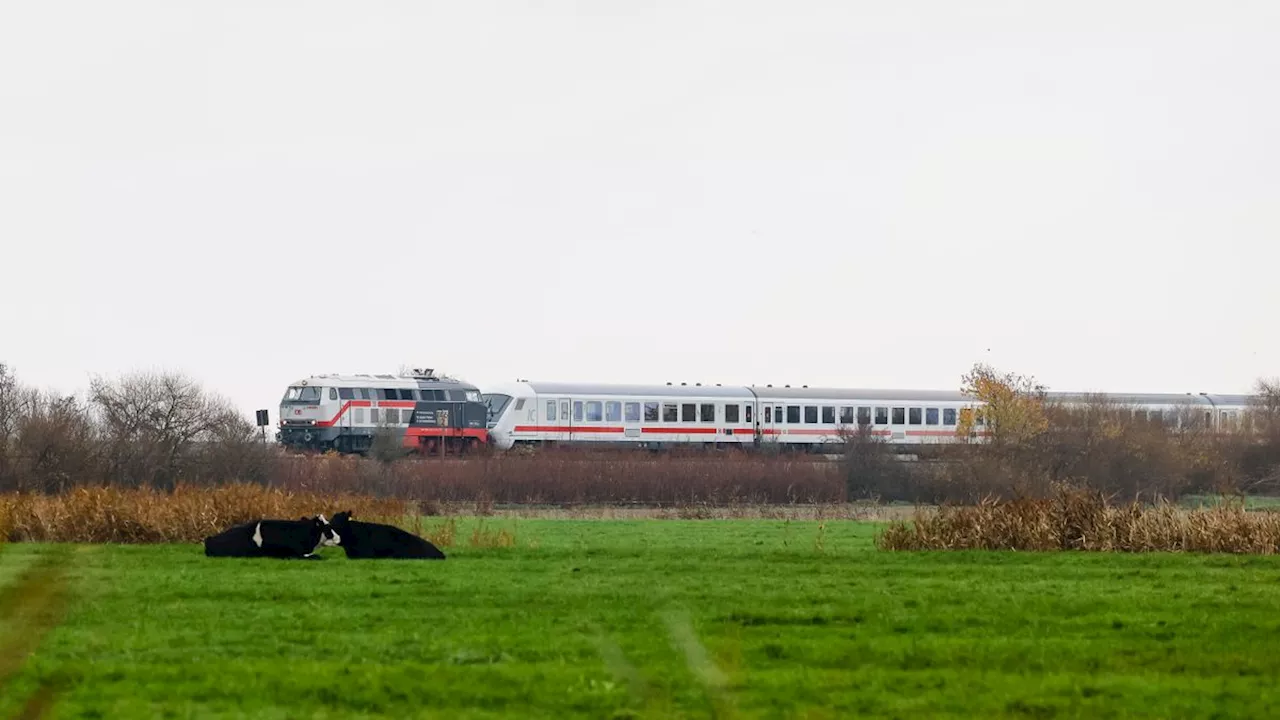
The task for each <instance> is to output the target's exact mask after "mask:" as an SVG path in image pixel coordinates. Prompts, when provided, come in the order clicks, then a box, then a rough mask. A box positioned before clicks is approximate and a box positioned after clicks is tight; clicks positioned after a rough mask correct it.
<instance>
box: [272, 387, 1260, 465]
mask: <svg viewBox="0 0 1280 720" xmlns="http://www.w3.org/2000/svg"><path fill="white" fill-rule="evenodd" d="M1048 397H1049V399H1051V400H1054V401H1057V402H1059V403H1063V404H1067V405H1071V404H1078V403H1084V402H1087V401H1089V400H1090V399H1092V398H1098V397H1102V398H1105V399H1106V400H1108V401H1110V402H1111V403H1114V404H1115V405H1116V406H1118V407H1123V408H1125V409H1126V411H1127V412H1133V413H1134V414H1135V416H1138V417H1140V418H1142V419H1144V420H1147V421H1152V422H1159V423H1162V424H1164V425H1166V426H1173V427H1179V426H1184V425H1186V424H1187V423H1188V422H1195V423H1197V424H1201V425H1202V426H1204V427H1208V428H1211V429H1215V430H1229V429H1230V428H1232V427H1233V426H1235V424H1236V423H1238V422H1240V420H1241V419H1242V418H1243V417H1244V414H1245V413H1246V411H1247V410H1248V408H1249V407H1250V403H1251V397H1250V396H1248V395H1220V394H1207V393H1197V394H1192V393H1145V394H1115V393H1092V394H1086V393H1079V392H1051V393H1048ZM979 410H980V403H979V402H977V401H975V399H974V398H972V397H970V396H968V395H965V394H963V393H961V392H959V391H947V390H902V389H898V390H895V389H874V388H818V387H812V388H811V387H809V386H807V385H801V386H798V387H792V386H790V385H782V386H776V387H775V386H773V385H765V386H755V385H728V386H725V385H721V384H714V385H712V384H706V385H704V384H702V383H693V384H688V383H679V384H673V383H667V384H665V385H658V384H609V383H584V382H556V381H530V380H516V381H514V382H509V383H500V384H496V385H494V386H492V387H488V388H485V389H483V390H482V389H481V388H479V387H477V386H476V385H474V384H471V383H467V382H464V381H461V380H457V379H454V378H449V377H443V376H437V375H436V374H435V373H434V371H433V370H432V369H430V368H426V369H416V370H414V371H412V372H409V373H404V374H398V375H391V374H381V375H369V374H365V375H314V376H310V377H307V378H303V379H300V380H297V381H295V382H292V383H290V384H289V385H288V388H287V389H286V391H285V395H284V397H283V398H282V400H281V403H280V420H279V432H278V435H277V438H278V440H279V442H280V443H281V445H283V446H285V447H288V448H291V449H297V450H312V451H330V450H332V451H336V452H339V453H344V454H345V453H355V454H367V453H368V452H370V450H371V449H372V448H373V447H374V445H375V442H376V440H377V438H379V437H383V438H386V441H387V442H388V443H390V446H392V447H396V448H407V449H412V450H417V451H420V452H424V453H428V454H431V453H436V452H440V453H448V452H467V451H473V450H477V449H480V448H493V449H495V450H498V451H508V450H511V449H513V448H520V447H536V446H547V445H588V446H593V447H604V446H620V447H634V448H644V449H652V450H661V449H664V448H675V447H690V446H706V447H716V448H726V447H727V448H733V447H740V448H760V447H762V446H770V447H776V448H782V449H787V450H795V451H811V452H830V448H832V446H833V444H838V443H842V442H844V441H845V440H846V439H847V438H848V437H849V434H850V433H851V432H852V431H854V430H858V431H860V432H864V433H867V434H868V435H870V436H871V437H874V438H877V439H880V440H882V441H884V442H885V443H887V444H890V445H893V446H898V447H909V446H920V445H929V444H939V443H953V442H959V441H971V440H975V439H976V440H977V441H982V439H983V438H985V437H987V436H988V432H987V430H986V428H985V426H984V425H983V421H982V416H981V413H980V412H979ZM966 413H973V415H972V418H973V423H972V424H971V425H970V430H969V432H968V433H967V434H962V433H959V432H958V430H959V429H960V428H961V427H962V424H961V423H962V419H963V418H965V417H966Z"/></svg>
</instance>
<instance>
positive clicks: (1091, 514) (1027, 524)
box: [876, 488, 1280, 555]
mask: <svg viewBox="0 0 1280 720" xmlns="http://www.w3.org/2000/svg"><path fill="white" fill-rule="evenodd" d="M876 545H877V547H879V548H881V549H883V550H1039V551H1045V550H1083V551H1096V552H1206V553H1249V554H1263V555H1269V554H1273V553H1276V552H1280V514H1276V513H1260V512H1250V511H1248V510H1246V509H1245V508H1244V507H1243V506H1242V505H1239V504H1224V505H1220V506H1217V507H1212V508H1206V509H1195V510H1183V509H1179V508H1177V507H1176V506H1174V505H1171V504H1169V503H1167V502H1164V501H1160V502H1157V503H1154V504H1150V505H1144V504H1141V503H1138V502H1131V503H1128V504H1125V505H1113V504H1111V503H1110V502H1108V500H1107V498H1106V496H1104V495H1103V494H1102V493H1100V492H1097V491H1093V490H1083V489H1074V488H1058V489H1057V491H1056V493H1055V494H1054V496H1053V497H1052V498H1048V499H1031V498H1019V499H1015V500H1009V501H1000V500H992V499H987V500H984V501H982V502H980V503H978V504H977V505H969V506H951V505H945V506H942V507H940V508H938V509H936V510H932V511H920V512H917V513H916V514H915V515H914V517H913V518H912V520H911V521H910V522H906V521H901V520H898V521H894V522H892V523H890V524H889V527H888V528H886V530H885V531H884V532H882V533H881V534H880V535H879V536H878V537H877V538H876Z"/></svg>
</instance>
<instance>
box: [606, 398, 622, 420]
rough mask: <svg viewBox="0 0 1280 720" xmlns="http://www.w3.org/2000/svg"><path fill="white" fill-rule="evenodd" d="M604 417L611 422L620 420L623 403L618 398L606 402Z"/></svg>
mask: <svg viewBox="0 0 1280 720" xmlns="http://www.w3.org/2000/svg"><path fill="white" fill-rule="evenodd" d="M604 419H605V420H607V421H609V422H619V421H621V420H622V403H620V402H618V401H617V400H610V401H608V402H606V403H605V404H604Z"/></svg>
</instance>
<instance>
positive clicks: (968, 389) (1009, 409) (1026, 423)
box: [956, 363, 1049, 445]
mask: <svg viewBox="0 0 1280 720" xmlns="http://www.w3.org/2000/svg"><path fill="white" fill-rule="evenodd" d="M963 383H964V384H963V386H962V387H961V392H963V393H964V394H966V395H968V396H970V397H972V398H973V399H974V400H975V401H977V403H978V404H979V408H978V413H977V414H978V415H980V417H981V420H982V423H983V430H985V431H986V433H987V437H988V440H989V442H990V443H991V444H992V445H1019V444H1022V443H1025V442H1027V441H1028V440H1031V439H1032V438H1034V437H1036V436H1038V435H1040V434H1041V433H1043V432H1044V431H1045V430H1047V429H1048V428H1049V414H1048V412H1047V409H1046V407H1045V405H1046V393H1045V388H1044V386H1043V385H1041V384H1039V383H1038V382H1036V380H1035V378H1032V377H1028V376H1024V375H1019V374H1017V373H1013V372H1003V373H1002V372H1000V371H998V370H996V369H995V368H993V367H991V366H990V365H986V364H984V363H977V364H975V365H974V366H973V369H971V370H970V371H969V372H968V373H966V374H965V375H964V377H963ZM976 422H977V418H976V417H975V413H968V412H966V413H961V415H960V421H959V424H958V426H957V427H956V433H957V434H959V435H962V436H964V437H969V436H970V435H971V434H972V433H973V431H974V430H975V423H976Z"/></svg>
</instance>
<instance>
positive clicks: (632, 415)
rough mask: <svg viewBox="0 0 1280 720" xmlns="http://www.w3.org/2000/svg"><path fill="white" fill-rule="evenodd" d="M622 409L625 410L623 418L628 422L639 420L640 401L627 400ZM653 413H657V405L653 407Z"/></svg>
mask: <svg viewBox="0 0 1280 720" xmlns="http://www.w3.org/2000/svg"><path fill="white" fill-rule="evenodd" d="M624 411H625V412H624V414H623V418H624V419H625V420H626V421H627V422H629V423H634V422H640V403H638V402H629V403H627V404H626V406H625V407H624ZM653 414H654V415H655V416H656V415H657V414H658V407H657V406H656V405H655V406H654V408H653ZM654 419H655V420H656V419H657V417H655V418H654Z"/></svg>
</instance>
